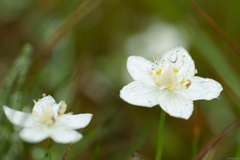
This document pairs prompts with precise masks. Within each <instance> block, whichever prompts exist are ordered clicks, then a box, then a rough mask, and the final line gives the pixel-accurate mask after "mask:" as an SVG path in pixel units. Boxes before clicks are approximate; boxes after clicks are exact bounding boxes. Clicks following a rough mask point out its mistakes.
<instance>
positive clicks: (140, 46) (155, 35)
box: [125, 20, 188, 57]
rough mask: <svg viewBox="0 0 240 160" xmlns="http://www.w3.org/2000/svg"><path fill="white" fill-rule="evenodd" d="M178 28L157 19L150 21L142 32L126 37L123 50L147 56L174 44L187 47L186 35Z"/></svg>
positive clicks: (168, 48) (160, 51)
mask: <svg viewBox="0 0 240 160" xmlns="http://www.w3.org/2000/svg"><path fill="white" fill-rule="evenodd" d="M179 28H180V27H176V25H171V24H167V23H164V22H159V20H158V21H157V22H152V23H150V25H149V26H148V27H147V28H146V29H145V30H144V31H143V32H140V33H137V34H134V35H132V36H131V37H130V38H128V39H127V42H126V45H125V52H126V53H128V54H132V53H137V54H138V55H140V56H143V57H145V56H146V57H147V56H148V55H149V54H153V53H160V54H161V53H164V52H165V51H168V50H170V49H172V48H174V47H175V46H183V47H185V48H187V47H188V39H187V36H186V35H185V34H184V32H181V30H180V29H179ZM160 56H161V55H160Z"/></svg>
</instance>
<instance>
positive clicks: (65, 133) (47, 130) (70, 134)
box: [3, 95, 92, 143]
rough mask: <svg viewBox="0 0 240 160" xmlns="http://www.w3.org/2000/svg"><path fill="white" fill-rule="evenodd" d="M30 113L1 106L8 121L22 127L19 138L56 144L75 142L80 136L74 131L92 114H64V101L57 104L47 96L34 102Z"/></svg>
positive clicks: (86, 123) (84, 125) (85, 122)
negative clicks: (51, 141) (47, 139)
mask: <svg viewBox="0 0 240 160" xmlns="http://www.w3.org/2000/svg"><path fill="white" fill-rule="evenodd" d="M34 102H35V105H34V107H33V110H32V113H31V114H30V113H24V112H21V111H16V110H13V109H11V108H9V107H7V106H3V109H4V112H5V114H6V116H7V117H8V119H9V120H10V121H11V122H12V123H13V124H14V125H16V126H20V127H23V129H22V130H21V131H20V133H19V135H20V137H21V138H22V139H23V140H24V141H26V142H29V143H37V142H40V141H42V140H44V139H46V138H48V137H50V138H51V139H52V140H53V141H55V142H57V143H72V142H77V141H79V140H80V139H81V138H82V135H81V134H80V133H78V132H77V131H75V130H74V129H79V128H84V127H86V126H87V125H88V124H89V122H90V120H91V118H92V114H89V113H86V114H77V115H72V114H71V113H68V114H64V112H65V111H66V108H67V105H66V103H65V102H64V101H61V102H59V103H58V104H57V103H56V102H55V100H54V99H53V98H52V97H51V96H50V95H49V96H45V97H43V98H42V99H40V100H39V101H38V102H36V101H34Z"/></svg>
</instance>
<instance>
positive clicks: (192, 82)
mask: <svg viewBox="0 0 240 160" xmlns="http://www.w3.org/2000/svg"><path fill="white" fill-rule="evenodd" d="M153 58H154V61H153V62H151V61H148V60H146V59H144V58H142V57H139V56H130V57H129V58H128V61H127V69H128V72H129V73H130V75H131V76H132V78H133V79H134V81H133V82H131V83H130V84H128V85H126V86H125V87H123V89H122V90H121V91H120V97H121V98H122V99H123V100H125V101H126V102H128V103H130V104H133V105H138V106H144V107H153V106H155V105H157V104H159V105H160V106H161V108H162V109H163V110H164V111H166V112H167V113H168V114H169V115H171V116H173V117H178V118H184V119H188V118H189V117H190V116H191V114H192V111H193V101H194V100H200V99H205V100H211V99H213V98H217V97H218V96H219V94H220V92H221V91H222V90H223V88H222V86H221V84H219V83H218V82H216V81H214V80H212V79H208V78H206V79H204V78H201V77H197V76H194V75H195V74H196V73H197V70H196V69H195V65H194V61H193V60H192V58H191V56H190V55H189V54H188V52H187V51H186V50H185V49H184V48H182V47H178V48H175V49H172V50H170V51H168V52H166V53H165V54H164V55H163V56H162V58H161V59H160V58H159V56H158V55H156V56H155V55H154V56H153Z"/></svg>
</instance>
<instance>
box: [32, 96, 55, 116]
mask: <svg viewBox="0 0 240 160" xmlns="http://www.w3.org/2000/svg"><path fill="white" fill-rule="evenodd" d="M51 104H52V105H56V102H55V100H54V99H53V97H52V96H50V95H49V96H45V97H43V98H42V99H40V100H39V101H38V102H37V103H35V105H34V107H33V112H36V114H38V115H41V114H42V112H43V110H42V109H43V108H45V107H47V106H49V105H51Z"/></svg>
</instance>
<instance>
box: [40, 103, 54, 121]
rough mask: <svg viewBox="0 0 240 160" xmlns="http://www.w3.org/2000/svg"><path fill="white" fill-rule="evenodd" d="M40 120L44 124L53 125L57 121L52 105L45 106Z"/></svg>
mask: <svg viewBox="0 0 240 160" xmlns="http://www.w3.org/2000/svg"><path fill="white" fill-rule="evenodd" d="M39 121H40V122H41V123H43V124H47V125H53V124H54V123H55V118H54V111H53V108H52V106H48V107H45V108H44V109H43V113H42V115H41V116H40V117H39Z"/></svg>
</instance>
